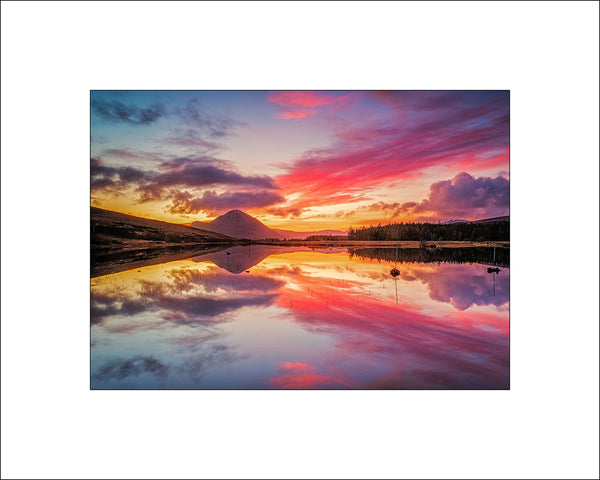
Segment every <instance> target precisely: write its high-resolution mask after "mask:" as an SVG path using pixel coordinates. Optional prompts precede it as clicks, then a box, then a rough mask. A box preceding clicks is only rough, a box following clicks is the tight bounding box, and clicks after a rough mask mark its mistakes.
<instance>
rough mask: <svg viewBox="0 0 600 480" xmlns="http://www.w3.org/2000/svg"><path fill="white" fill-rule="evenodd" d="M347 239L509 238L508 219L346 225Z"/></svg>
mask: <svg viewBox="0 0 600 480" xmlns="http://www.w3.org/2000/svg"><path fill="white" fill-rule="evenodd" d="M348 240H370V241H384V240H398V241H401V240H413V241H436V240H438V241H463V242H486V241H496V242H500V241H509V240H510V222H508V221H504V222H490V223H471V222H469V223H450V224H447V225H446V224H441V223H404V222H400V223H389V224H387V225H381V223H380V224H379V225H377V226H373V227H361V228H350V230H348Z"/></svg>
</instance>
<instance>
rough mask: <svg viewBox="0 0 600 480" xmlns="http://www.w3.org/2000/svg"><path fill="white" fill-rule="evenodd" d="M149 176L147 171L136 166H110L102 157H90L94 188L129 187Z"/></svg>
mask: <svg viewBox="0 0 600 480" xmlns="http://www.w3.org/2000/svg"><path fill="white" fill-rule="evenodd" d="M148 177H149V174H148V173H147V172H144V171H143V170H140V169H138V168H134V167H110V166H108V165H106V164H105V163H104V162H103V161H102V159H100V158H98V157H92V158H91V159H90V185H91V188H92V190H100V189H104V188H115V187H127V186H129V185H132V184H139V183H140V182H143V181H144V180H146V179H147V178H148Z"/></svg>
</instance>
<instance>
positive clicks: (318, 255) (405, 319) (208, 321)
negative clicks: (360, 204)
mask: <svg viewBox="0 0 600 480" xmlns="http://www.w3.org/2000/svg"><path fill="white" fill-rule="evenodd" d="M490 251H491V250H490ZM390 252H394V250H393V249H392V250H390ZM387 258H389V255H388V256H387ZM392 258H393V253H392ZM488 261H491V254H490V259H489V260H488ZM393 266H394V260H392V261H389V260H386V259H381V258H379V259H378V258H374V257H372V258H370V257H369V256H359V255H353V254H351V253H350V254H349V252H348V250H347V249H329V250H317V251H315V250H312V249H310V248H305V247H298V248H293V247H276V246H261V245H252V246H240V247H234V248H230V249H228V250H223V251H220V252H217V253H211V254H206V255H202V256H198V257H193V258H189V259H186V260H179V261H174V262H168V263H162V264H159V265H153V266H147V267H142V268H136V269H132V270H128V271H123V272H120V273H115V274H111V275H105V276H102V277H97V278H93V279H92V280H91V387H92V388H93V389H228V388H234V389H281V388H284V389H385V388H387V389H507V388H509V268H505V267H502V268H501V269H500V272H499V273H488V271H487V265H484V264H481V263H453V262H429V263H428V262H412V261H405V262H398V263H397V268H398V270H399V271H400V274H399V275H398V276H397V277H396V278H394V277H392V276H391V275H390V269H391V268H393Z"/></svg>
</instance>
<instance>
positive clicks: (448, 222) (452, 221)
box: [441, 219, 469, 225]
mask: <svg viewBox="0 0 600 480" xmlns="http://www.w3.org/2000/svg"><path fill="white" fill-rule="evenodd" d="M453 223H469V221H468V220H460V219H457V220H446V221H445V222H441V224H442V225H452V224H453Z"/></svg>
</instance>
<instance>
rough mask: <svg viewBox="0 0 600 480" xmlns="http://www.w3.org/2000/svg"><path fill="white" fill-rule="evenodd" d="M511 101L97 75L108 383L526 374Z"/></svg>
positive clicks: (96, 196) (100, 357)
mask: <svg viewBox="0 0 600 480" xmlns="http://www.w3.org/2000/svg"><path fill="white" fill-rule="evenodd" d="M509 100H510V96H509V91H504V90H491V91H487V90H486V91H479V90H476V91H471V90H460V91H390V90H386V91H331V90H327V91H313V90H302V91H260V90H248V91H219V90H217V91H179V90H178V91H146V90H142V91H114V90H110V91H98V90H94V91H91V92H90V111H91V119H90V125H91V126H90V128H91V147H90V150H91V155H90V156H91V159H90V173H91V178H90V193H91V196H90V200H91V224H90V228H91V231H90V234H91V258H90V260H91V264H90V270H91V310H90V317H91V372H90V381H91V388H92V389H414V390H423V389H460V390H472V389H475V390H478V389H488V390H489V389H494V390H501V389H509V388H510V361H509V359H510V357H509V351H510V350H509V349H510V342H509V302H510V298H509V296H510V295H509V292H510V288H509V287H510V273H509V272H510V268H509V267H510V217H509V206H510V181H509V155H510V150H509V143H510V101H509Z"/></svg>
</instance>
